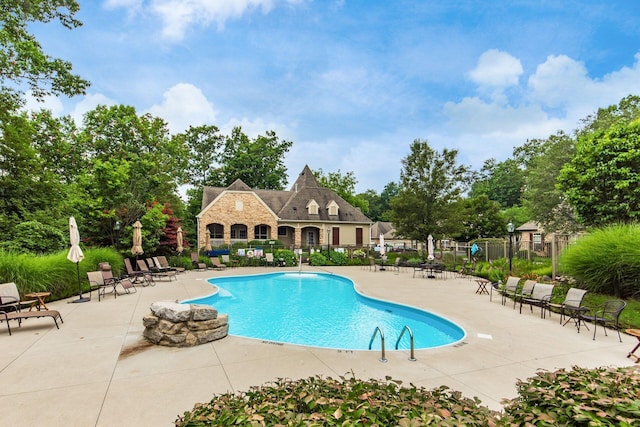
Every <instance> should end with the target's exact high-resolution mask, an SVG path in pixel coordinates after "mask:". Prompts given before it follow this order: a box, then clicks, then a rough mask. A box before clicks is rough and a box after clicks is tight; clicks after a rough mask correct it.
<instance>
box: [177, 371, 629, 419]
mask: <svg viewBox="0 0 640 427" xmlns="http://www.w3.org/2000/svg"><path fill="white" fill-rule="evenodd" d="M517 390H518V395H519V396H518V397H516V398H515V399H512V400H505V401H504V402H503V404H504V405H505V409H504V412H503V413H500V412H496V411H492V410H490V409H488V408H487V407H485V406H482V405H480V401H479V400H478V399H477V398H473V399H469V398H466V397H463V396H462V394H461V393H460V392H457V391H453V390H451V389H449V388H447V387H445V386H441V387H438V388H434V389H432V390H426V389H424V388H422V387H421V388H417V387H415V386H413V385H411V387H401V386H400V382H397V381H392V380H391V378H389V377H387V380H386V381H378V380H369V381H362V380H358V379H355V378H353V377H352V378H344V377H340V380H334V379H331V378H327V379H322V378H320V377H311V378H308V379H302V380H297V381H292V380H284V379H279V380H278V381H276V382H273V383H269V384H266V385H264V386H262V387H253V388H251V390H249V391H248V392H246V393H240V394H231V393H226V394H222V395H219V396H216V397H214V398H213V399H212V400H211V401H210V402H209V403H206V404H202V403H199V404H196V405H195V407H194V409H193V410H192V411H190V412H185V413H184V414H183V415H182V416H180V417H178V419H177V420H176V422H175V425H176V426H177V427H188V426H191V427H193V426H230V425H243V426H246V425H251V426H272V425H277V426H285V425H286V426H307V425H316V426H320V425H322V426H338V425H339V426H344V425H364V426H376V425H377V426H390V425H394V426H424V425H437V426H614V425H615V426H632V425H634V423H635V421H636V420H637V419H638V418H640V369H638V368H637V367H629V368H596V369H584V368H580V367H574V368H573V369H572V370H571V371H567V370H564V369H561V370H558V371H556V372H548V371H539V372H538V373H537V374H536V375H535V376H534V377H532V378H530V379H528V380H526V381H518V383H517Z"/></svg>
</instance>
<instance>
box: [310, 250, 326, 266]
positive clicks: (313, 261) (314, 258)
mask: <svg viewBox="0 0 640 427" xmlns="http://www.w3.org/2000/svg"><path fill="white" fill-rule="evenodd" d="M309 265H315V266H319V265H327V257H325V256H324V255H322V254H321V253H320V252H315V253H313V254H311V255H309Z"/></svg>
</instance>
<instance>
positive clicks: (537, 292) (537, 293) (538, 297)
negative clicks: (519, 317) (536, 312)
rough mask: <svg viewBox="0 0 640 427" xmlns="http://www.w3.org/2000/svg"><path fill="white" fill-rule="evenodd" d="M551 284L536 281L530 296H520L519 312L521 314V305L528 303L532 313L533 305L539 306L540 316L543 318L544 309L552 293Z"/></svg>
mask: <svg viewBox="0 0 640 427" xmlns="http://www.w3.org/2000/svg"><path fill="white" fill-rule="evenodd" d="M553 287H554V286H553V285H551V284H548V283H536V284H535V286H534V287H533V292H531V296H529V297H523V298H520V313H521V314H522V306H523V305H524V304H529V310H531V312H532V313H533V306H534V305H536V306H538V307H540V317H541V318H543V319H544V318H545V313H546V310H547V309H548V308H549V301H551V296H552V295H553Z"/></svg>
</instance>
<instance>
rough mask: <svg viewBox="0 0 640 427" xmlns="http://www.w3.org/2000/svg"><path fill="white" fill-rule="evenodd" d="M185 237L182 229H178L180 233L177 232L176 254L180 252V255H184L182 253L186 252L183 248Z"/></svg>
mask: <svg viewBox="0 0 640 427" xmlns="http://www.w3.org/2000/svg"><path fill="white" fill-rule="evenodd" d="M183 239H184V237H183V236H182V227H178V231H177V232H176V252H178V253H179V254H181V253H182V251H184V248H183V247H182V244H183V243H184V242H183Z"/></svg>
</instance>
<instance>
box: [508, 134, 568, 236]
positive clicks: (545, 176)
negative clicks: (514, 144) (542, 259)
mask: <svg viewBox="0 0 640 427" xmlns="http://www.w3.org/2000/svg"><path fill="white" fill-rule="evenodd" d="M515 152H516V154H521V157H520V158H521V159H522V161H523V163H524V162H526V166H527V171H526V186H525V191H524V194H523V206H524V207H526V208H527V211H528V212H529V213H530V214H531V218H529V219H533V220H535V221H537V222H539V223H540V224H541V225H542V226H543V228H544V229H545V230H546V231H547V232H570V231H575V230H577V229H579V228H580V224H578V222H577V221H576V217H575V213H574V211H573V209H572V208H571V206H569V204H567V203H566V200H565V197H564V194H563V192H562V191H561V190H560V189H559V188H558V187H557V185H556V184H557V182H558V175H559V174H560V170H561V169H562V167H563V166H564V165H565V164H566V163H567V162H569V161H571V159H572V158H573V156H574V154H575V141H574V139H573V138H571V137H570V136H568V135H567V134H565V133H564V132H558V133H557V134H555V135H551V136H550V137H549V138H547V139H544V140H542V139H536V140H531V141H528V142H527V144H526V145H525V146H523V147H522V148H521V149H516V151H515ZM525 153H526V154H525Z"/></svg>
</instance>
